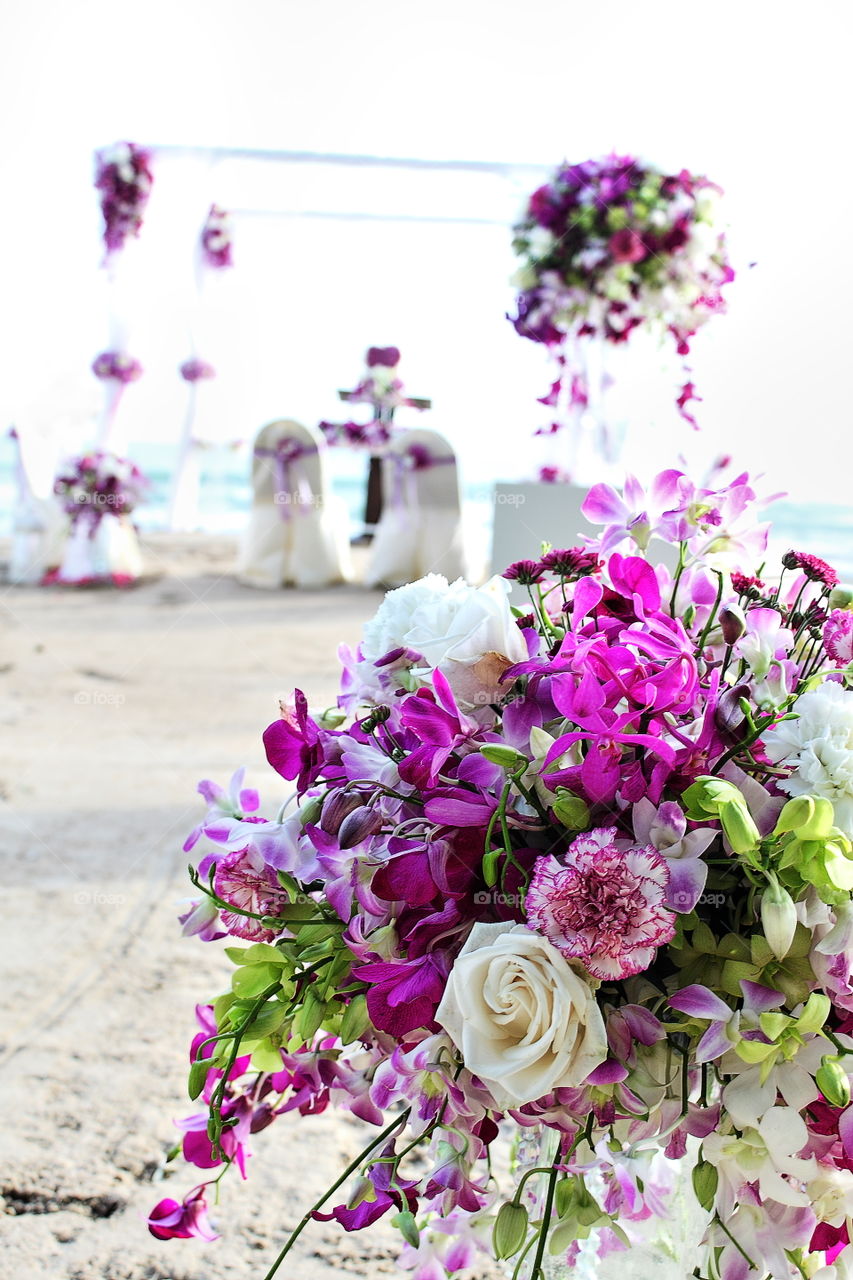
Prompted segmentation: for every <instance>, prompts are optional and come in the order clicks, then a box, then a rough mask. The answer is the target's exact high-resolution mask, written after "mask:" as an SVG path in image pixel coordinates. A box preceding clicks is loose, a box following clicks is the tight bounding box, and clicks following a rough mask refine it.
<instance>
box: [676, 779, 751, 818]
mask: <svg viewBox="0 0 853 1280" xmlns="http://www.w3.org/2000/svg"><path fill="white" fill-rule="evenodd" d="M682 801H683V804H684V808H685V812H686V814H687V816H688V818H692V819H693V820H694V821H700V820H702V819H704V818H716V817H717V815H718V814H719V811H720V806H721V805H724V804H739V805H741V807H742V808H744V809H746V800H744V798H743V796H742V795H741V793H740V791H738V789H737V787H736V786H735V785H734V783H732V782H727V781H726V779H725V778H716V777H714V776H713V775H711V774H705V775H704V776H703V777H700V778H697V779H696V781H695V782H694V783H692V785H691V786H689V787H688V788H687V790H686V791H685V792H684V795H683V796H682Z"/></svg>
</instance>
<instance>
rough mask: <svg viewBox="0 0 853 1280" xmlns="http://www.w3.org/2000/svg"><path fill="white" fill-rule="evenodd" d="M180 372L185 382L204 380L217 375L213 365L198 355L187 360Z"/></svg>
mask: <svg viewBox="0 0 853 1280" xmlns="http://www.w3.org/2000/svg"><path fill="white" fill-rule="evenodd" d="M179 372H180V375H181V377H182V378H183V380H184V382H203V381H205V380H206V379H209V378H215V377H216V370H215V369H214V367H213V365H212V364H208V363H207V361H206V360H199V359H198V357H197V356H192V357H191V358H190V359H189V360H185V361H184V363H183V364H182V365H181V367H180V370H179Z"/></svg>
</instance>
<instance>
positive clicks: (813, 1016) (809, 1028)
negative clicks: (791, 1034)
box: [796, 991, 832, 1035]
mask: <svg viewBox="0 0 853 1280" xmlns="http://www.w3.org/2000/svg"><path fill="white" fill-rule="evenodd" d="M831 1008H832V1004H831V1003H830V999H829V996H825V995H824V994H823V992H821V991H813V992H812V993H811V995H810V996H809V998H808V1000H807V1001H806V1003H805V1005H804V1006H803V1012H802V1013H801V1014H800V1016H799V1018H797V1023H796V1025H797V1031H798V1032H799V1033H800V1035H809V1034H810V1033H812V1034H814V1033H816V1032H818V1031H820V1029H821V1027H822V1026H823V1024H824V1023H825V1022H826V1020H827V1018H828V1017H829V1011H830V1009H831Z"/></svg>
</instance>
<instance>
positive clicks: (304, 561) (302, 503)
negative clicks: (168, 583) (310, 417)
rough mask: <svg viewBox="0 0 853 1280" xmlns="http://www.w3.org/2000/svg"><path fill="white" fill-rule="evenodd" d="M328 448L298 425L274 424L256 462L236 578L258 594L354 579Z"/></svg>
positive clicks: (263, 435)
mask: <svg viewBox="0 0 853 1280" xmlns="http://www.w3.org/2000/svg"><path fill="white" fill-rule="evenodd" d="M325 447H326V446H325V442H324V441H323V439H322V438H321V437H320V435H319V432H316V431H312V430H309V429H308V428H307V427H305V426H303V425H302V424H301V423H299V422H294V421H292V420H290V419H283V420H280V421H277V422H271V423H269V424H268V426H266V427H264V428H263V430H262V431H260V432H259V434H258V436H257V438H256V440H255V448H254V455H253V458H252V490H253V493H252V510H251V514H250V517H249V526H248V529H247V531H246V536H245V539H244V542H243V546H242V549H241V553H240V559H239V564H238V570H237V572H238V576H239V578H240V580H241V581H242V582H245V583H247V584H248V585H249V586H253V587H266V588H269V589H275V588H277V587H282V586H296V587H325V586H329V585H331V584H332V583H336V582H345V581H347V580H348V579H349V578H350V577H351V576H352V573H351V567H350V556H349V542H348V538H347V516H346V511H345V508H344V506H343V504H342V503H341V502H340V501H339V500H338V499H335V498H332V497H330V496H329V493H328V489H327V484H326V476H325Z"/></svg>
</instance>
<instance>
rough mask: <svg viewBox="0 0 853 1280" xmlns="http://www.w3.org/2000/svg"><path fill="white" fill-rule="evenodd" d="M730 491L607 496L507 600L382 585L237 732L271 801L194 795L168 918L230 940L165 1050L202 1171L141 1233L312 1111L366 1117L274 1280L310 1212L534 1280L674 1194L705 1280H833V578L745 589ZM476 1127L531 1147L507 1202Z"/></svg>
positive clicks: (742, 498) (845, 717)
mask: <svg viewBox="0 0 853 1280" xmlns="http://www.w3.org/2000/svg"><path fill="white" fill-rule="evenodd" d="M757 507H758V504H757V502H756V497H755V493H754V490H753V489H752V487H751V486H750V483H749V479H748V477H747V476H746V475H742V476H739V477H738V478H736V479H735V480H733V481H732V482H731V483H729V484H721V486H720V487H719V488H717V489H713V490H712V489H708V488H700V487H698V486H696V485H695V484H693V483H692V482H691V481H690V480H689V479H688V477H687V476H686V475H684V474H683V473H681V472H679V471H666V472H664V473H662V474H661V475H659V476H658V477H657V478H656V479H655V481H654V483H653V484H652V485H651V487H650V488H649V489H648V490H647V491H646V490H644V489H643V488H642V486H641V485H639V484H638V483H637V482H636V481H634V480H632V481H630V482H629V483H628V484H627V485H626V487H625V490H624V492H623V493H619V492H618V491H616V490H614V489H612V488H610V487H608V486H606V485H597V486H595V487H594V488H593V489H592V490H591V491H590V493H589V496H588V498H587V500H586V503H585V513H586V515H587V517H588V518H589V519H590V520H592V521H594V522H597V523H598V524H600V525H601V526H602V531H601V534H600V536H599V537H598V538H596V539H595V540H593V541H590V542H589V544H588V545H587V546H585V547H570V548H567V549H557V548H551V549H549V548H546V549H545V550H544V551H543V553H542V554H541V555H540V556H539V557H538V558H536V559H531V560H524V561H519V562H517V563H516V564H514V565H512V566H511V567H510V568H509V569H508V570H507V571H506V573H505V574H504V578H506V579H510V580H514V581H515V582H516V583H518V584H521V585H522V586H523V587H525V588H526V590H527V592H528V594H529V607H528V608H527V609H526V610H521V609H518V610H513V609H511V608H510V606H509V603H508V600H507V595H506V590H507V587H506V583H502V582H501V580H500V579H493V580H492V581H491V582H490V583H488V584H487V585H486V586H485V587H481V588H475V587H469V586H467V585H466V584H465V583H464V582H462V581H461V580H460V581H458V582H455V583H453V584H448V583H447V582H446V581H445V580H444V579H443V578H440V577H438V576H436V575H430V576H429V577H427V578H424V579H422V580H421V581H420V582H415V583H412V584H410V585H408V586H405V587H401V588H400V589H399V590H396V591H392V592H390V593H389V594H388V595H387V596H386V598H385V601H384V603H383V604H382V605H381V606H380V608H379V611H378V613H377V615H376V616H375V618H374V619H373V620H372V621H371V622H369V623H368V624H367V625H366V627H365V629H364V634H363V638H362V641H361V644H360V645H359V647H358V649H357V650H356V652H354V653H353V652H351V651H349V650H347V649H346V648H344V649H343V650H342V651H341V652H342V660H343V678H342V685H341V694H340V697H339V699H338V704H339V705H338V707H336V708H334V709H332V710H330V711H326V712H325V713H324V714H322V715H319V716H313V715H312V714H310V712H309V709H308V705H307V702H306V699H305V697H304V696H303V695H302V693H300V692H299V691H297V692H296V693H295V695H294V700H293V703H292V704H290V705H287V706H283V707H282V713H281V718H280V719H278V720H276V721H275V722H274V723H273V724H271V725H270V726H269V728H268V729H267V730H266V732H265V734H264V742H265V747H266V753H267V758H268V760H269V762H270V764H271V766H272V768H273V769H274V770H275V771H276V773H278V774H279V775H280V776H281V777H282V778H284V779H286V780H287V782H288V783H290V784H291V785H292V786H294V787H295V796H294V805H293V807H292V808H291V807H289V804H288V803H286V804H285V805H284V807H283V808H282V809H278V806H279V803H280V801H281V799H282V796H281V795H277V796H276V798H275V802H274V803H275V808H274V810H273V812H277V813H278V816H277V817H274V818H271V819H267V818H264V817H262V816H261V815H260V800H259V797H258V794H257V792H255V791H254V790H250V789H247V788H245V787H244V784H243V775H242V773H237V774H236V775H235V776H234V778H233V779H232V782H231V786H230V788H229V789H228V790H225V789H223V788H221V787H219V786H217V785H215V784H214V783H211V782H203V783H201V784H200V785H199V791H200V793H201V795H202V797H203V799H204V801H205V802H206V805H207V814H206V816H205V817H204V818H203V819H202V821H201V822H200V823H199V825H198V826H197V827H196V828H195V830H194V831H193V832H192V833H191V835H190V836H189V838H188V839H187V841H186V844H185V846H184V847H185V849H186V850H191V849H193V848H195V847H196V845H197V844H198V843H199V842H200V841H203V846H202V847H203V854H202V856H201V858H200V860H199V861H198V864H197V867H196V868H195V869H193V870H191V875H192V880H193V883H194V885H195V886H196V889H197V891H198V892H199V897H198V900H197V901H195V902H194V903H193V904H192V905H191V907H190V908H189V910H188V911H187V912H186V914H185V915H184V916H183V917H182V922H183V928H184V932H185V933H186V934H196V935H198V936H199V937H201V938H203V939H205V940H210V939H215V938H220V937H222V936H223V935H228V936H230V938H231V939H232V940H242V943H243V944H244V945H242V946H234V945H232V946H229V948H228V950H227V954H228V956H229V958H230V960H231V961H232V963H233V965H234V972H233V977H232V982H231V989H230V990H229V991H228V992H226V993H225V994H223V995H222V996H220V997H219V998H218V999H217V1000H216V1001H215V1002H214V1004H213V1005H204V1006H200V1007H199V1008H198V1010H197V1013H198V1022H199V1031H198V1033H197V1035H196V1036H195V1039H194V1040H193V1042H192V1046H191V1050H190V1061H191V1068H190V1085H189V1089H190V1095H191V1097H193V1098H194V1099H199V1100H200V1102H201V1103H202V1110H200V1111H199V1112H198V1113H196V1114H193V1115H191V1116H189V1117H188V1118H187V1119H186V1120H183V1121H181V1122H180V1128H181V1129H182V1130H183V1139H182V1144H181V1146H182V1151H183V1156H184V1159H185V1160H187V1161H188V1162H189V1163H190V1164H192V1165H195V1166H196V1167H197V1168H198V1169H200V1170H202V1171H203V1174H204V1177H205V1181H203V1182H202V1183H201V1184H200V1185H199V1186H197V1187H195V1188H194V1189H193V1190H192V1191H190V1192H189V1194H188V1195H187V1196H186V1197H184V1199H183V1200H182V1201H177V1200H175V1199H172V1198H168V1199H164V1200H161V1201H160V1203H159V1204H158V1205H157V1206H156V1208H155V1209H154V1210H153V1212H152V1214H151V1216H150V1220H149V1225H150V1229H151V1231H152V1233H153V1234H154V1235H155V1236H157V1237H159V1238H161V1239H168V1238H171V1237H187V1236H201V1237H203V1238H205V1239H212V1238H213V1237H214V1235H215V1232H214V1230H213V1228H212V1226H211V1224H210V1221H209V1218H208V1215H207V1206H206V1195H207V1191H208V1188H209V1187H210V1186H211V1185H214V1184H218V1182H219V1180H220V1178H221V1177H222V1176H223V1174H224V1173H225V1172H226V1171H227V1170H228V1168H230V1166H231V1165H236V1166H237V1168H238V1169H239V1170H240V1172H241V1174H243V1175H244V1176H245V1161H246V1156H247V1154H248V1150H249V1146H250V1142H251V1135H253V1134H256V1133H257V1132H259V1131H260V1130H262V1129H264V1128H266V1127H267V1126H268V1125H269V1124H270V1123H271V1122H272V1121H274V1120H275V1119H276V1117H277V1116H279V1115H281V1114H284V1113H286V1112H288V1111H294V1110H296V1111H299V1113H300V1114H301V1115H304V1116H310V1115H312V1114H315V1113H318V1112H321V1111H323V1110H324V1109H325V1108H326V1107H327V1106H329V1105H333V1106H339V1107H343V1108H345V1109H347V1110H349V1111H351V1112H353V1113H354V1114H355V1115H357V1116H359V1117H360V1118H361V1119H362V1120H364V1121H366V1122H367V1123H368V1124H369V1125H372V1126H373V1127H374V1130H375V1135H374V1136H373V1137H372V1139H371V1141H370V1142H369V1144H368V1145H367V1146H366V1147H365V1149H364V1151H363V1152H362V1153H361V1155H360V1156H359V1157H358V1159H356V1160H355V1161H354V1162H353V1163H352V1164H351V1165H350V1166H349V1169H348V1171H347V1173H349V1174H351V1175H353V1178H354V1179H355V1181H354V1182H353V1183H352V1186H351V1188H350V1189H349V1190H348V1191H346V1192H341V1193H340V1195H339V1196H337V1197H335V1192H336V1191H337V1189H338V1188H339V1187H340V1186H341V1184H342V1183H343V1182H344V1181H345V1177H342V1178H341V1179H339V1180H338V1181H337V1182H336V1183H335V1185H334V1187H333V1188H332V1190H331V1191H330V1192H328V1193H327V1194H326V1195H325V1196H323V1197H321V1199H320V1200H319V1201H317V1203H316V1204H315V1205H314V1206H313V1207H312V1208H311V1210H310V1212H309V1213H306V1216H305V1218H304V1219H303V1221H302V1222H301V1223H300V1225H299V1227H297V1229H296V1231H295V1232H293V1234H292V1235H291V1236H290V1238H289V1239H288V1240H287V1241H286V1242H285V1244H284V1245H283V1248H282V1250H281V1253H280V1254H279V1257H278V1259H277V1260H276V1262H275V1264H274V1265H273V1266H272V1268H271V1269H270V1271H269V1272H268V1273H267V1277H268V1280H269V1277H272V1276H273V1275H274V1274H275V1273H276V1272H277V1270H278V1269H279V1267H280V1266H281V1264H282V1262H283V1260H284V1258H285V1257H286V1255H287V1254H288V1252H289V1251H290V1249H291V1248H292V1246H293V1243H294V1241H295V1240H296V1238H297V1237H298V1236H299V1235H300V1233H301V1232H302V1230H303V1229H304V1227H305V1226H306V1225H307V1224H308V1223H309V1222H310V1221H311V1219H312V1218H315V1219H320V1220H324V1221H325V1220H327V1219H334V1220H335V1221H337V1222H338V1223H339V1224H340V1225H341V1226H342V1227H343V1228H344V1229H345V1230H347V1231H353V1230H359V1229H361V1228H364V1227H368V1226H370V1225H371V1224H372V1223H373V1222H375V1221H376V1220H377V1219H378V1218H380V1217H382V1216H384V1215H390V1218H391V1220H392V1221H393V1223H394V1224H395V1225H396V1226H397V1227H398V1228H399V1230H400V1232H401V1234H402V1237H403V1242H404V1243H403V1251H402V1255H401V1265H402V1266H403V1267H404V1268H406V1269H408V1270H411V1271H412V1272H413V1277H415V1278H416V1280H443V1278H444V1277H446V1276H447V1275H450V1274H455V1273H456V1272H457V1271H458V1270H461V1269H463V1268H464V1267H466V1266H469V1265H471V1263H472V1262H473V1260H474V1256H475V1254H476V1253H477V1251H478V1250H481V1249H485V1248H488V1241H489V1238H491V1248H492V1250H493V1251H494V1253H495V1254H496V1255H497V1256H498V1257H499V1258H510V1257H513V1258H518V1259H519V1261H518V1262H517V1264H516V1266H517V1271H516V1274H521V1271H520V1268H521V1266H522V1263H521V1259H522V1258H523V1257H525V1256H526V1258H527V1263H526V1264H525V1265H528V1266H530V1268H531V1269H530V1274H531V1275H532V1276H535V1277H537V1278H540V1280H541V1277H542V1276H543V1275H544V1271H543V1258H544V1256H545V1251H546V1249H547V1250H548V1251H549V1252H550V1253H555V1254H557V1255H559V1256H561V1257H563V1258H565V1260H566V1262H567V1264H568V1265H572V1264H573V1263H574V1262H575V1261H576V1260H577V1258H578V1255H579V1251H580V1250H581V1247H582V1242H585V1243H583V1248H584V1250H588V1249H589V1248H590V1247H592V1248H593V1249H594V1250H596V1251H597V1253H598V1256H599V1257H604V1256H605V1255H607V1254H608V1253H611V1252H613V1251H618V1250H622V1249H625V1248H627V1247H629V1246H630V1245H631V1243H632V1242H633V1241H634V1240H635V1239H636V1238H637V1232H639V1231H640V1230H641V1229H642V1228H644V1224H645V1225H646V1226H647V1224H648V1221H649V1220H654V1219H656V1218H660V1219H661V1224H662V1226H663V1225H664V1224H665V1221H666V1218H667V1215H668V1213H669V1211H670V1210H669V1206H670V1204H671V1202H672V1195H673V1192H674V1188H675V1187H676V1186H679V1187H680V1188H681V1189H682V1190H684V1189H687V1193H688V1194H689V1195H690V1196H691V1197H692V1198H695V1200H696V1202H697V1209H698V1206H702V1207H703V1209H704V1211H705V1212H706V1217H707V1228H706V1230H705V1234H704V1237H703V1240H702V1243H701V1245H697V1250H696V1255H695V1258H691V1264H690V1265H691V1266H692V1265H693V1263H694V1262H695V1264H696V1266H697V1268H698V1270H697V1271H696V1272H695V1274H697V1275H701V1276H703V1277H712V1278H713V1280H736V1278H738V1277H745V1276H747V1274H754V1275H755V1276H756V1277H757V1278H759V1277H764V1276H765V1275H767V1274H770V1275H772V1276H773V1277H774V1278H775V1280H780V1278H782V1280H787V1278H788V1277H790V1278H791V1280H796V1278H797V1277H802V1276H806V1275H808V1276H813V1275H814V1274H815V1271H816V1270H818V1269H819V1268H820V1267H822V1266H823V1265H824V1263H825V1262H826V1263H827V1264H828V1263H830V1262H832V1261H833V1259H834V1265H835V1268H836V1270H831V1269H830V1270H828V1271H825V1272H824V1271H820V1276H821V1277H822V1280H833V1278H837V1280H841V1277H843V1276H848V1275H849V1274H850V1267H851V1263H853V1245H851V1243H850V1235H849V1231H850V1223H851V1220H853V1108H851V1106H850V1098H851V1088H850V1083H851V1072H852V1071H853V901H851V890H853V611H851V608H853V593H851V592H849V591H844V590H841V589H839V588H838V586H837V578H836V574H835V572H834V571H833V570H832V569H831V567H830V566H829V565H828V564H826V563H825V562H824V561H822V560H820V559H818V558H817V557H816V556H813V555H810V554H807V553H803V552H793V551H792V552H789V553H788V554H787V555H786V556H785V557H784V559H783V562H782V566H781V567H780V569H779V570H778V571H777V574H776V576H775V579H773V580H771V579H770V578H768V577H766V576H759V574H758V573H756V571H755V565H756V564H758V563H762V562H763V561H764V553H765V548H766V543H767V534H768V528H767V526H766V525H760V524H758V523H757V522H756V515H755V513H756V511H757ZM660 540H662V541H665V542H668V543H670V544H672V545H673V546H675V547H677V549H678V558H677V569H676V570H675V572H674V573H672V574H671V573H670V572H669V571H668V570H667V569H666V568H664V567H663V566H661V565H656V564H655V563H654V562H653V560H650V559H647V558H646V553H647V551H648V549H649V547H650V545H651V547H652V550H653V549H654V545H655V542H656V541H660ZM502 1120H507V1121H510V1122H512V1124H513V1125H514V1126H515V1128H516V1130H517V1131H521V1132H522V1133H524V1132H530V1133H532V1134H534V1135H535V1134H538V1133H540V1132H543V1131H544V1132H545V1133H547V1134H550V1135H551V1137H552V1140H553V1143H554V1144H555V1148H556V1150H555V1154H553V1156H549V1158H548V1163H547V1167H546V1168H545V1170H544V1173H543V1171H542V1170H539V1169H531V1170H529V1171H528V1172H526V1173H524V1174H523V1175H522V1177H521V1178H520V1180H519V1181H518V1182H517V1184H516V1186H515V1188H514V1189H513V1188H509V1189H506V1188H504V1189H502V1190H501V1189H499V1188H498V1184H497V1182H496V1177H495V1173H494V1168H493V1167H492V1165H491V1164H490V1161H489V1153H490V1148H491V1147H492V1144H493V1143H494V1141H495V1138H496V1136H497V1134H498V1124H499V1122H500V1121H502ZM415 1149H418V1151H419V1156H418V1159H417V1162H416V1163H414V1164H413V1163H412V1161H411V1160H410V1159H409V1157H410V1153H411V1152H412V1151H413V1150H415ZM679 1162H680V1163H679ZM680 1168H683V1170H684V1172H683V1173H682V1174H680V1175H679V1172H678V1171H679V1169H680ZM214 1170H215V1173H214V1172H213V1171H214ZM691 1171H692V1183H691V1181H690V1177H691ZM533 1173H536V1175H537V1177H544V1178H545V1180H546V1182H547V1193H546V1194H545V1196H544V1197H542V1196H540V1197H539V1198H538V1199H537V1198H536V1197H532V1196H531V1195H530V1190H531V1186H532V1183H530V1182H529V1179H530V1176H531V1175H532V1174H533ZM691 1187H692V1189H691ZM330 1203H331V1207H330V1208H329V1207H328V1205H329V1204H330ZM745 1260H746V1261H745Z"/></svg>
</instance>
